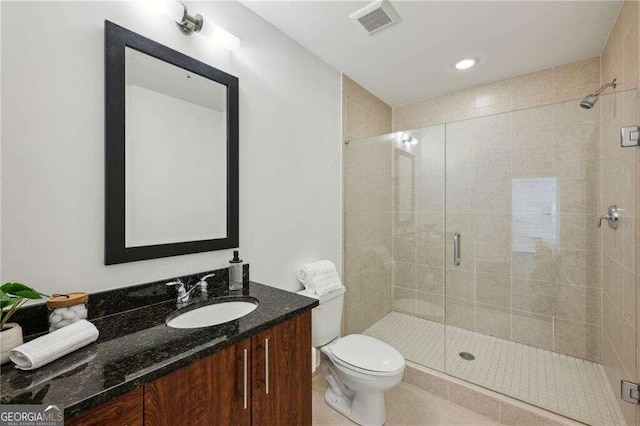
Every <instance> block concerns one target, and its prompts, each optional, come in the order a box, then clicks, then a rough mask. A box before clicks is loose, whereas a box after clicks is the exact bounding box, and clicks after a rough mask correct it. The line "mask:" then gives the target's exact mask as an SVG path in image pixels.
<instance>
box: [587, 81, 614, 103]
mask: <svg viewBox="0 0 640 426" xmlns="http://www.w3.org/2000/svg"><path fill="white" fill-rule="evenodd" d="M617 83H618V80H616V79H615V78H614V79H613V81H612V82H611V83H607V84H605V85H604V86H602V87H601V88H600V89H598V91H597V92H596V93H591V94H589V95H587V96H585V97H584V99H582V100H581V101H580V106H581V107H582V108H584V109H591V108H593V106H594V105H595V104H596V102H597V101H598V95H599V94H600V92H602V91H603V90H604V89H606V88H607V87H613V88H614V89H615V88H616V84H617Z"/></svg>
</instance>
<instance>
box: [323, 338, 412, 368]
mask: <svg viewBox="0 0 640 426" xmlns="http://www.w3.org/2000/svg"><path fill="white" fill-rule="evenodd" d="M331 352H332V353H333V354H334V355H335V356H336V357H337V358H339V359H340V360H342V361H344V362H346V363H347V364H351V365H353V366H355V367H359V368H362V369H365V370H370V371H380V372H391V371H396V370H399V369H401V368H402V366H403V365H404V357H403V356H402V355H401V354H400V352H398V351H397V350H395V349H393V348H392V347H391V346H389V345H387V344H386V343H384V342H382V341H380V340H378V339H374V338H373V337H369V336H364V335H362V334H351V335H349V336H345V337H343V338H342V339H340V340H338V341H337V342H336V343H335V344H334V345H333V346H332V347H331Z"/></svg>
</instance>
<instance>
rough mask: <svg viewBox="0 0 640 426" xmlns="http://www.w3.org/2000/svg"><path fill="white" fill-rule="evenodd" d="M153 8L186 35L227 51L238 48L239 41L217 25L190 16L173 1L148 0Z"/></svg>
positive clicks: (204, 19) (201, 18) (182, 5)
mask: <svg viewBox="0 0 640 426" xmlns="http://www.w3.org/2000/svg"><path fill="white" fill-rule="evenodd" d="M149 1H150V3H151V4H152V5H153V6H154V8H155V9H156V10H157V11H158V12H160V13H161V14H163V15H164V16H166V17H167V18H169V19H171V20H173V21H175V22H176V24H177V25H178V28H180V30H181V31H182V32H183V33H184V34H186V35H191V34H193V33H199V34H201V35H203V36H205V37H207V38H208V39H210V40H211V41H213V42H214V43H216V44H218V45H220V46H222V47H224V48H226V49H229V50H236V49H238V48H239V47H240V39H239V38H238V37H236V36H234V35H233V34H231V33H230V32H229V31H227V30H225V29H224V28H222V27H221V26H219V25H216V24H214V23H213V22H211V21H210V20H208V19H207V18H205V17H204V16H202V15H200V14H199V13H198V14H196V15H190V14H189V12H188V11H187V7H186V6H185V5H184V4H182V3H180V2H179V1H175V0H149Z"/></svg>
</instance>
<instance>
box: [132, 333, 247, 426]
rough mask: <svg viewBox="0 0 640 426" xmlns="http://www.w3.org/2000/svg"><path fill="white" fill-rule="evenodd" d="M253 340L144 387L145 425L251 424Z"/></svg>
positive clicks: (217, 353) (201, 360)
mask: <svg viewBox="0 0 640 426" xmlns="http://www.w3.org/2000/svg"><path fill="white" fill-rule="evenodd" d="M250 363H251V340H250V339H247V340H243V341H241V342H239V343H236V344H235V345H233V346H230V347H228V348H226V349H223V350H221V351H220V352H216V353H215V354H213V355H211V356H208V357H206V358H203V359H200V360H198V361H196V362H194V363H193V364H191V365H188V366H186V367H183V368H181V369H179V370H177V371H175V372H173V373H171V374H168V375H166V376H164V377H161V378H159V379H157V380H155V381H153V382H151V383H149V384H147V385H145V387H144V424H145V425H147V426H161V425H163V426H176V425H238V426H241V425H250V424H251V367H250V366H251V364H250Z"/></svg>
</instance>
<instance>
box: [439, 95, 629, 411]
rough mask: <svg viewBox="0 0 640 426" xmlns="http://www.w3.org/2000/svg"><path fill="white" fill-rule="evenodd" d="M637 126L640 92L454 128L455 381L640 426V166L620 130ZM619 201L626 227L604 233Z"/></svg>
mask: <svg viewBox="0 0 640 426" xmlns="http://www.w3.org/2000/svg"><path fill="white" fill-rule="evenodd" d="M625 108H626V109H625ZM624 111H627V114H628V116H627V117H626V118H624V114H625V112H624ZM635 114H636V100H635V91H633V93H630V92H629V93H626V94H625V93H619V94H616V95H611V97H610V98H609V99H607V97H603V98H602V99H601V102H600V105H597V106H596V107H595V108H593V109H591V110H584V109H581V108H580V107H579V106H578V102H576V101H570V102H564V103H557V104H553V105H546V106H541V107H536V108H530V109H526V110H520V111H514V112H509V113H504V114H497V115H493V116H487V117H482V118H476V119H471V120H465V121H459V122H453V123H447V124H446V167H445V170H446V176H445V182H446V184H445V198H446V217H445V224H446V225H445V230H446V234H445V241H446V249H445V284H446V285H445V318H446V320H445V324H446V330H445V336H446V337H445V338H446V355H445V372H446V373H447V374H450V375H453V376H456V377H459V378H461V379H464V380H467V381H470V382H473V383H475V384H478V385H481V386H484V387H487V388H489V389H492V390H495V391H497V392H500V393H503V394H506V395H508V396H511V397H514V398H517V399H520V400H523V401H525V402H527V403H530V404H534V405H538V406H540V407H542V408H545V409H547V410H550V411H553V412H557V413H559V414H562V415H565V416H567V417H571V418H574V419H577V420H580V421H582V422H585V423H589V424H623V423H624V422H625V420H623V417H624V418H625V419H626V422H627V423H628V424H632V423H633V419H634V406H631V405H628V404H626V403H621V402H620V398H619V392H620V390H619V386H620V385H619V380H620V379H622V378H625V379H626V380H634V381H635V378H636V371H635V347H636V337H635V336H636V329H635V309H636V308H635V300H636V296H635V286H636V275H635V250H636V246H635V225H636V204H637V202H636V192H637V189H636V166H637V162H636V160H635V159H634V158H632V153H631V152H630V151H633V150H634V149H628V150H629V151H623V150H622V149H621V148H619V147H616V145H615V144H616V143H618V144H619V140H618V139H617V138H616V137H615V132H616V131H619V126H621V125H623V122H625V120H627V121H631V122H635V118H636V117H635ZM629 124H631V123H628V124H627V125H629ZM601 130H602V136H603V137H602V143H601ZM633 156H635V153H633ZM610 176H612V177H611V178H610ZM615 203H617V204H618V206H621V205H622V206H624V207H622V208H623V210H624V213H623V215H624V216H625V217H623V218H622V219H621V220H620V226H619V228H618V229H617V230H613V229H610V228H609V227H607V226H603V227H602V228H598V227H597V226H596V223H597V218H598V216H599V215H601V214H603V213H605V212H606V210H607V207H608V206H609V205H610V204H615ZM625 241H626V243H625ZM632 242H633V243H632ZM457 257H459V261H458V259H457ZM625 301H626V302H625ZM625 303H626V306H625ZM625 354H626V355H625Z"/></svg>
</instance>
